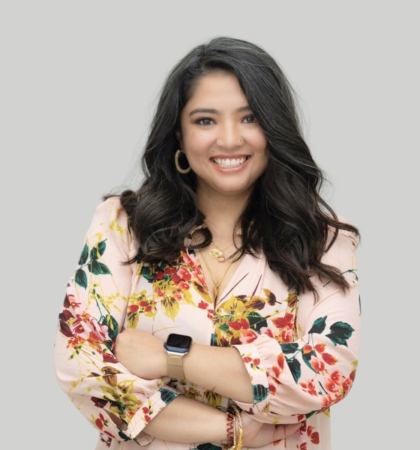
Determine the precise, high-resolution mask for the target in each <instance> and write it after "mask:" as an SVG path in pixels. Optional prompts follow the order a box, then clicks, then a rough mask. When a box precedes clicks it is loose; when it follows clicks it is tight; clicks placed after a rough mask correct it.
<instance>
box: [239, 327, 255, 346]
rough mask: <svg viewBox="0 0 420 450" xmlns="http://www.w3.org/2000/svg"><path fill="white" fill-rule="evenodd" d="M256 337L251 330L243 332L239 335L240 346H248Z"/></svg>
mask: <svg viewBox="0 0 420 450" xmlns="http://www.w3.org/2000/svg"><path fill="white" fill-rule="evenodd" d="M257 337H258V335H257V333H255V331H252V330H243V332H242V334H241V338H240V339H241V342H242V344H250V343H251V342H254V341H255V339H257Z"/></svg>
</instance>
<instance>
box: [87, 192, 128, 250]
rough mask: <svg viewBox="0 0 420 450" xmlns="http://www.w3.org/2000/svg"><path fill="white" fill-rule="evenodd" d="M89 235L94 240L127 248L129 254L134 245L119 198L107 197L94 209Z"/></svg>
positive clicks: (126, 216) (125, 213)
mask: <svg viewBox="0 0 420 450" xmlns="http://www.w3.org/2000/svg"><path fill="white" fill-rule="evenodd" d="M89 234H90V235H91V236H92V235H95V237H96V238H100V237H102V238H105V236H106V238H107V239H111V240H113V241H114V242H115V243H116V244H117V245H118V246H122V247H127V246H128V247H129V253H130V254H131V253H132V252H133V251H135V250H136V245H135V242H134V239H133V236H132V233H131V230H130V227H129V224H128V215H127V212H126V211H125V209H124V207H123V206H122V205H121V200H120V197H118V196H114V197H109V198H107V199H106V200H104V201H103V202H101V203H99V204H98V205H97V207H96V209H95V212H94V215H93V219H92V222H91V226H90V230H89Z"/></svg>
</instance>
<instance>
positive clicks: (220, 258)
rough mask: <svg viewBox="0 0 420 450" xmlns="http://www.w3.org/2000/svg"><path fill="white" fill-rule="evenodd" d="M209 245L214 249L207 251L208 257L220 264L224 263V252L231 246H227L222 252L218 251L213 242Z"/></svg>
mask: <svg viewBox="0 0 420 450" xmlns="http://www.w3.org/2000/svg"><path fill="white" fill-rule="evenodd" d="M211 245H214V248H211V249H210V250H209V252H208V253H209V255H210V256H211V257H212V258H214V259H217V260H218V261H219V262H220V263H222V262H225V261H226V256H225V255H224V252H225V251H226V250H227V249H228V248H229V247H230V246H231V244H229V245H228V246H227V247H226V248H225V249H224V250H220V249H219V248H217V246H216V244H215V243H214V242H213V241H211Z"/></svg>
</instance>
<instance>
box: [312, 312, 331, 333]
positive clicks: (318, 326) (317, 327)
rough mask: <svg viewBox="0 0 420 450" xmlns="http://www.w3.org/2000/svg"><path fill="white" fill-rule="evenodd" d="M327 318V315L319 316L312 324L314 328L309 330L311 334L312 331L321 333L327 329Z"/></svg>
mask: <svg viewBox="0 0 420 450" xmlns="http://www.w3.org/2000/svg"><path fill="white" fill-rule="evenodd" d="M326 320H327V316H325V317H319V318H318V319H316V320H315V322H314V323H313V325H312V328H311V329H310V330H309V334H311V333H317V334H321V333H322V332H323V331H324V330H325V322H326Z"/></svg>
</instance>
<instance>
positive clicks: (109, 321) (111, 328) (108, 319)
mask: <svg viewBox="0 0 420 450" xmlns="http://www.w3.org/2000/svg"><path fill="white" fill-rule="evenodd" d="M99 323H100V324H101V325H106V326H107V327H108V336H109V337H110V338H111V339H115V338H116V337H117V334H118V322H117V321H116V320H115V319H114V317H112V316H111V314H107V315H106V316H102V317H101V320H100V321H99Z"/></svg>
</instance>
